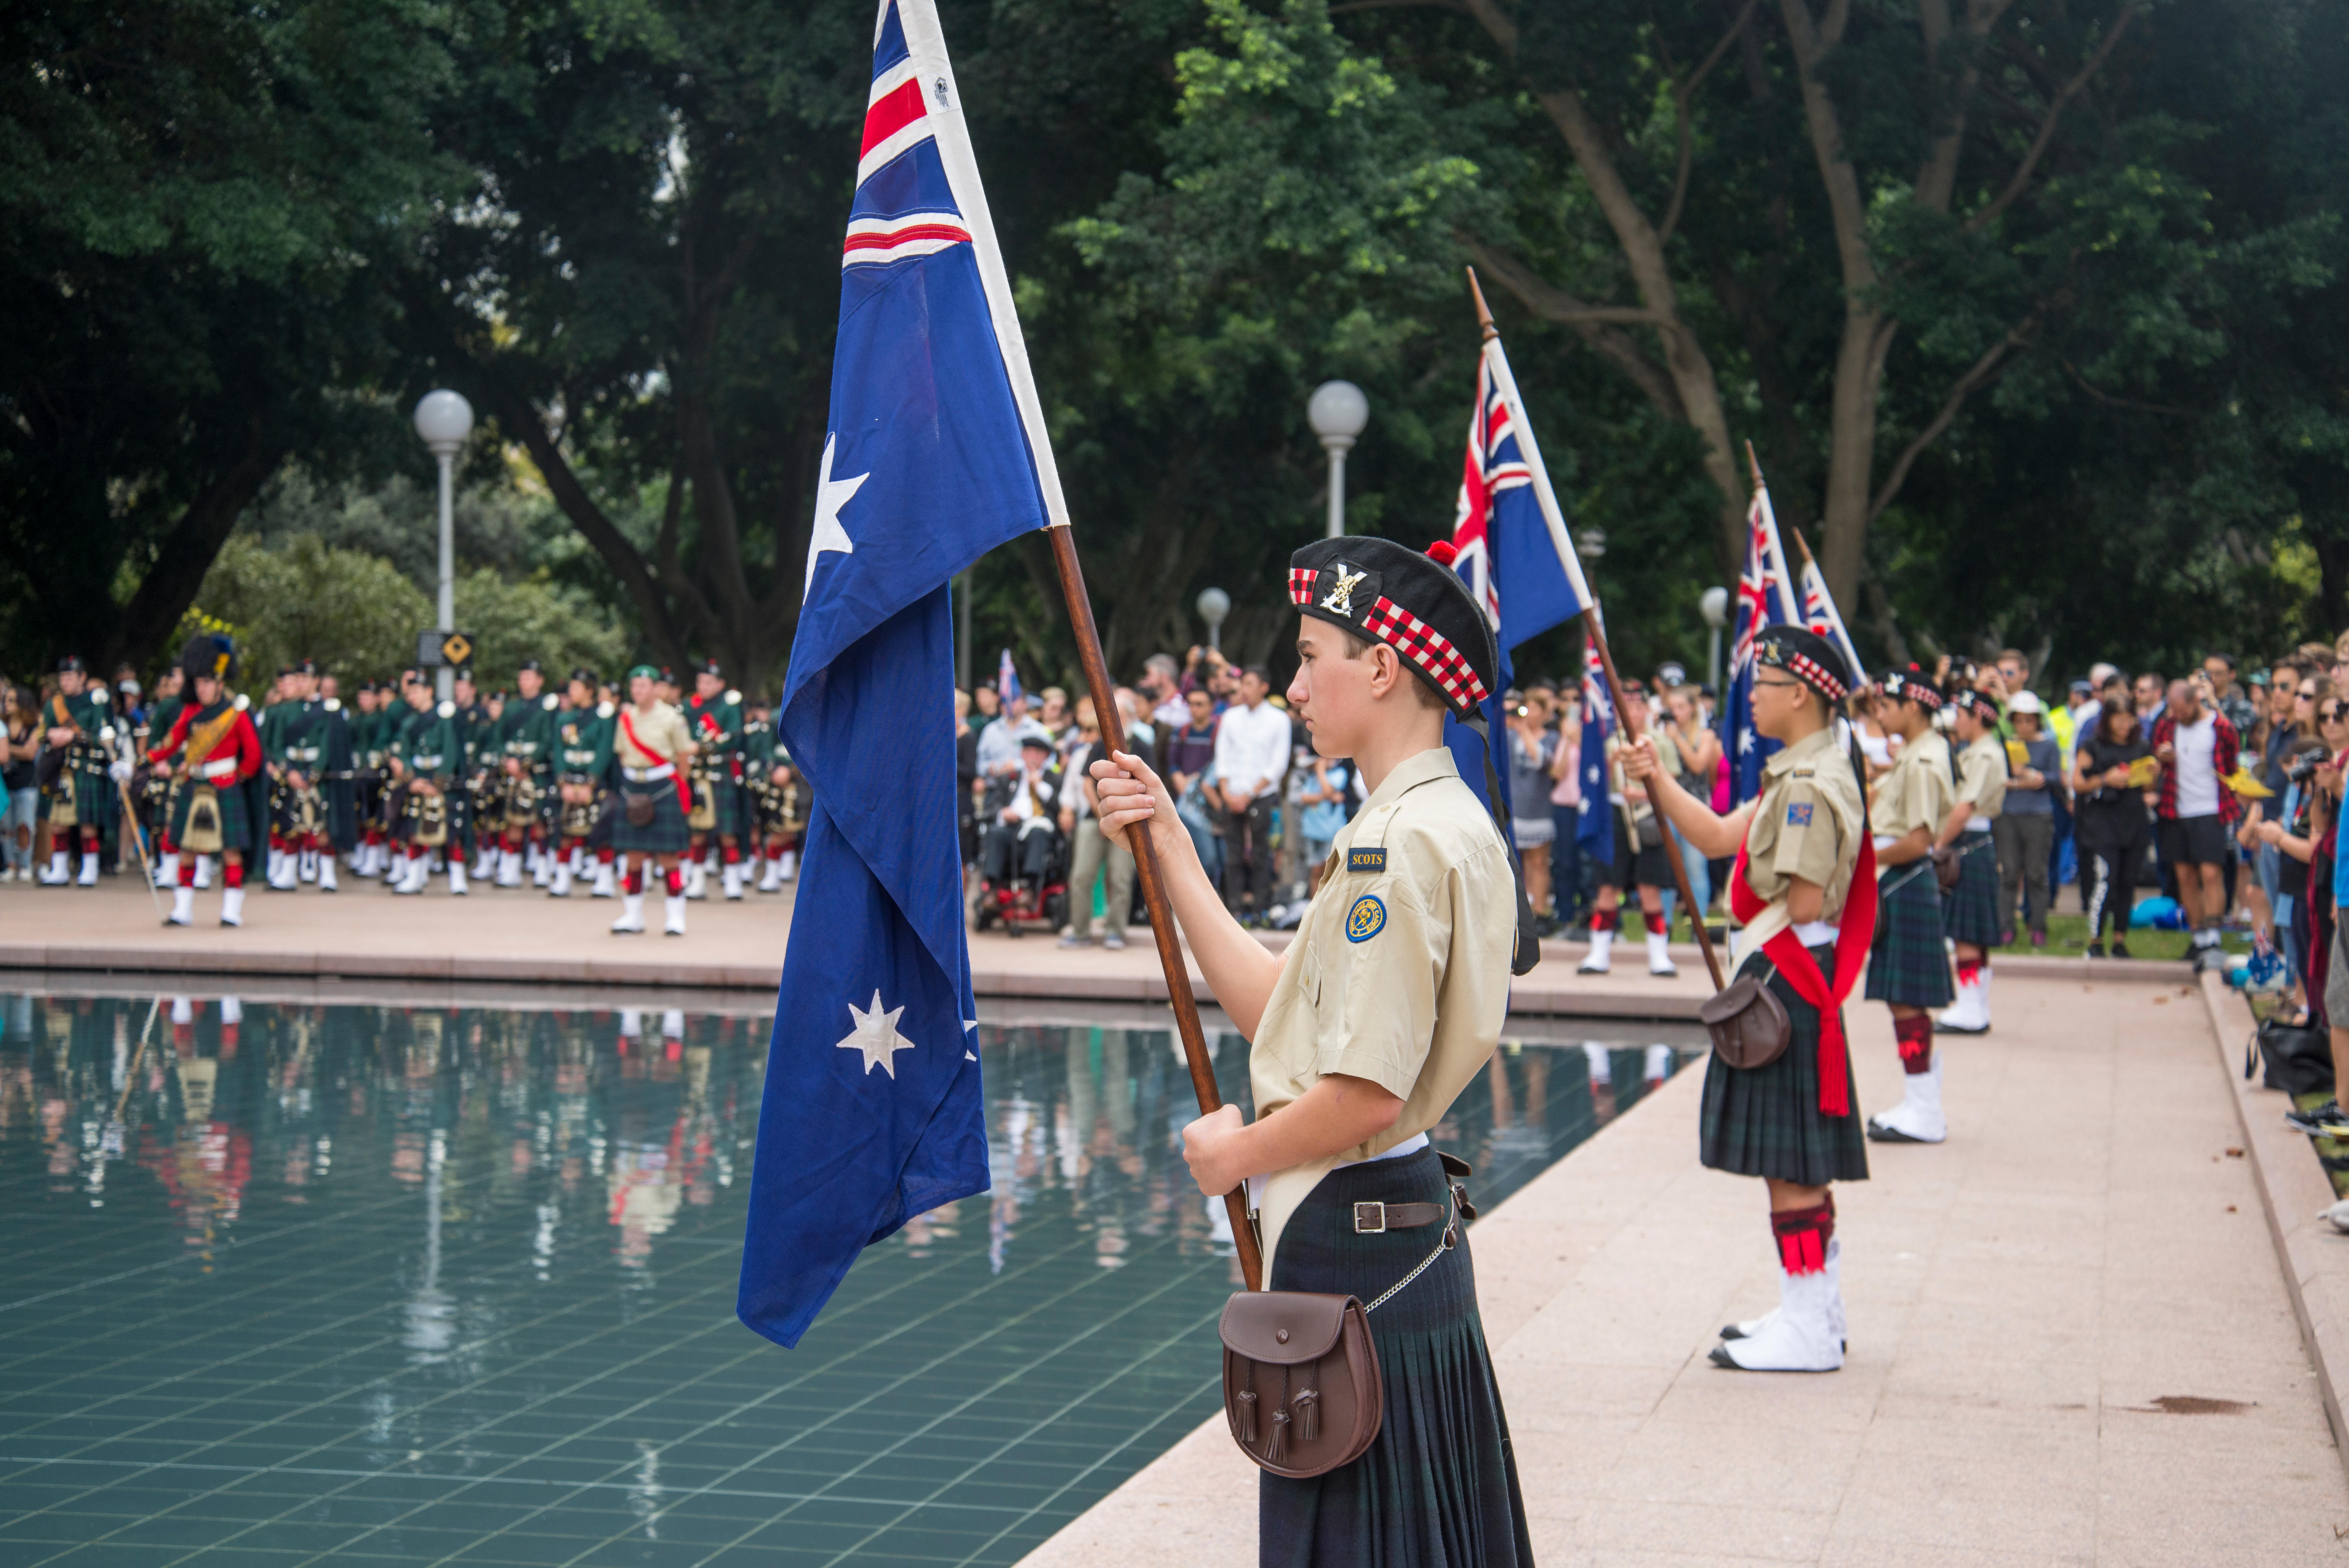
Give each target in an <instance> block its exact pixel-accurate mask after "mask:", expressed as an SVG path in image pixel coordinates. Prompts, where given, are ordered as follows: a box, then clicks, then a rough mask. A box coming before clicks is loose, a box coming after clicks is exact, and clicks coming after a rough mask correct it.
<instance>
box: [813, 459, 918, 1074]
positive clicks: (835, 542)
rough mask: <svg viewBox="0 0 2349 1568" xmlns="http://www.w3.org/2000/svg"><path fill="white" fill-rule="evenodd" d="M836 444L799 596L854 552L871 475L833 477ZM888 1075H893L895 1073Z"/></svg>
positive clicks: (820, 481)
mask: <svg viewBox="0 0 2349 1568" xmlns="http://www.w3.org/2000/svg"><path fill="white" fill-rule="evenodd" d="M839 445H840V437H839V436H838V435H837V434H834V435H829V436H826V437H825V438H823V473H822V475H820V476H819V477H818V478H817V480H816V486H815V526H814V527H813V528H812V529H811V530H810V531H809V532H808V562H807V583H806V584H805V585H804V586H803V587H802V588H801V590H800V597H801V598H802V599H805V598H806V597H807V595H808V593H810V592H811V591H812V589H813V588H814V587H815V563H816V562H817V561H818V560H820V559H822V557H823V552H825V551H827V550H836V551H838V552H840V553H841V554H843V555H854V554H855V553H856V542H855V541H854V540H853V539H851V538H849V537H848V530H846V529H844V528H843V527H841V526H840V509H841V508H842V507H843V506H846V505H847V504H848V498H849V497H850V496H853V495H854V494H855V493H856V490H857V487H858V486H860V485H862V484H863V483H864V481H865V480H869V479H871V478H872V477H873V476H872V475H871V474H869V473H864V474H858V475H857V476H856V477H855V478H854V479H848V480H835V479H833V477H832V454H833V450H834V449H837V448H838V447H839ZM889 1076H890V1077H892V1078H895V1077H896V1074H895V1073H892V1074H890V1075H889Z"/></svg>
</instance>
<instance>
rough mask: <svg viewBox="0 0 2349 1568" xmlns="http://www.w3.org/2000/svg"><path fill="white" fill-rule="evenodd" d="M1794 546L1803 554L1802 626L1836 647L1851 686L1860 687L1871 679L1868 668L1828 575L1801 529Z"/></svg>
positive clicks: (1796, 533)
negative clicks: (1848, 669) (1838, 606)
mask: <svg viewBox="0 0 2349 1568" xmlns="http://www.w3.org/2000/svg"><path fill="white" fill-rule="evenodd" d="M1795 548H1796V549H1798V550H1800V551H1801V552H1803V624H1804V625H1806V626H1808V627H1809V628H1810V629H1811V630H1812V631H1814V632H1816V633H1817V634H1819V635H1820V636H1822V637H1825V638H1826V640H1827V641H1828V642H1830V643H1833V644H1834V645H1836V651H1837V653H1839V654H1841V655H1843V656H1844V661H1845V662H1846V663H1847V664H1848V665H1851V684H1852V685H1853V686H1855V687H1857V686H1861V685H1863V684H1865V683H1866V681H1867V680H1868V666H1867V665H1863V664H1861V663H1860V662H1859V650H1858V649H1857V648H1856V647H1854V646H1852V642H1851V634H1850V633H1849V632H1847V631H1846V630H1844V624H1843V615H1842V614H1841V612H1839V611H1837V609H1836V602H1835V595H1834V594H1832V593H1828V592H1827V576H1826V573H1824V572H1822V571H1820V570H1819V563H1818V561H1817V559H1816V557H1814V556H1813V555H1812V554H1811V542H1810V541H1809V540H1807V539H1805V538H1804V537H1803V531H1802V530H1801V529H1799V528H1798V529H1796V530H1795Z"/></svg>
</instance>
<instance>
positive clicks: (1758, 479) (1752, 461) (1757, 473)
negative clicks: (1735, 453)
mask: <svg viewBox="0 0 2349 1568" xmlns="http://www.w3.org/2000/svg"><path fill="white" fill-rule="evenodd" d="M1745 466H1746V467H1747V468H1749V469H1753V470H1754V489H1755V490H1760V489H1762V488H1763V487H1762V459H1759V458H1757V457H1755V456H1754V443H1753V442H1752V441H1748V442H1746V443H1745Z"/></svg>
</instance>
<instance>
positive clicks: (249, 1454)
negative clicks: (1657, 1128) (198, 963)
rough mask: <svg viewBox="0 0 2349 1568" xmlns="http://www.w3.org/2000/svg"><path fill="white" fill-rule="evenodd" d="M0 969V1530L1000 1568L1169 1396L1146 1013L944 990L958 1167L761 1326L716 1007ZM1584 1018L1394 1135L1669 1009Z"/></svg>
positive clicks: (1619, 1096)
mask: <svg viewBox="0 0 2349 1568" xmlns="http://www.w3.org/2000/svg"><path fill="white" fill-rule="evenodd" d="M169 983H170V982H163V984H169ZM8 984H9V982H6V981H5V980H0V1195H5V1204H6V1208H5V1213H6V1220H5V1226H6V1231H5V1234H6V1236H7V1238H8V1243H9V1244H8V1247H7V1252H6V1258H7V1274H6V1277H5V1281H0V1564H11V1565H13V1564H19V1563H22V1564H27V1565H30V1564H36V1563H72V1564H77V1565H79V1564H91V1565H98V1564H104V1565H107V1568H118V1565H124V1564H148V1563H154V1564H163V1563H182V1562H189V1563H200V1564H204V1565H207V1568H224V1565H226V1564H230V1563H237V1564H243V1563H255V1564H278V1563H283V1564H287V1565H292V1564H298V1563H313V1562H333V1563H366V1562H368V1561H370V1560H374V1561H379V1562H383V1563H391V1562H398V1563H405V1564H423V1563H535V1564H549V1563H563V1564H581V1565H586V1564H630V1565H644V1564H655V1565H667V1564H679V1565H683V1564H727V1565H735V1564H752V1563H757V1564H772V1565H781V1564H795V1565H796V1564H807V1565H810V1568H813V1565H815V1564H820V1563H858V1564H865V1563H1014V1562H1016V1561H1018V1559H1019V1557H1020V1556H1021V1555H1023V1554H1024V1553H1027V1552H1028V1551H1029V1550H1030V1549H1031V1548H1033V1547H1034V1546H1035V1545H1037V1544H1038V1543H1039V1542H1041V1541H1042V1540H1043V1539H1044V1538H1045V1537H1047V1536H1049V1535H1050V1534H1051V1533H1052V1532H1053V1531H1055V1530H1057V1529H1058V1528H1060V1526H1061V1525H1062V1524H1064V1523H1066V1522H1068V1521H1069V1520H1070V1519H1071V1518H1073V1517H1074V1516H1075V1515H1076V1514H1078V1513H1079V1512H1081V1511H1083V1510H1084V1509H1085V1508H1086V1507H1087V1506H1089V1505H1090V1504H1092V1502H1093V1501H1096V1500H1097V1499H1099V1498H1100V1497H1101V1496H1102V1494H1103V1493H1105V1492H1107V1491H1110V1490H1111V1489H1112V1488H1113V1487H1115V1486H1116V1485H1117V1484H1118V1483H1119V1482H1120V1481H1122V1480H1124V1479H1125V1478H1126V1477H1127V1476H1129V1475H1131V1474H1133V1471H1135V1470H1138V1469H1140V1468H1141V1467H1142V1466H1143V1465H1144V1464H1146V1463H1148V1462H1149V1461H1150V1460H1152V1459H1154V1458H1155V1457H1156V1456H1157V1455H1158V1454H1160V1453H1162V1452H1163V1451H1164V1450H1165V1449H1167V1448H1168V1447H1170V1446H1171V1445H1172V1444H1173V1443H1174V1440H1175V1439H1177V1438H1179V1437H1180V1436H1181V1435H1182V1434H1183V1433H1184V1432H1185V1431H1186V1430H1188V1429H1190V1428H1192V1427H1193V1426H1195V1425H1196V1424H1197V1423H1198V1422H1199V1421H1201V1420H1202V1419H1204V1418H1206V1417H1207V1416H1208V1415H1210V1414H1211V1413H1212V1412H1213V1411H1214V1409H1215V1394H1214V1387H1215V1383H1216V1352H1215V1343H1216V1342H1215V1318H1216V1313H1217V1311H1218V1310H1219V1309H1220V1307H1221V1305H1222V1304H1223V1301H1224V1299H1225V1297H1226V1295H1228V1294H1229V1293H1230V1292H1231V1291H1232V1290H1233V1289H1235V1288H1237V1265H1236V1264H1235V1263H1234V1262H1233V1258H1232V1249H1231V1246H1230V1235H1229V1233H1228V1231H1227V1230H1226V1229H1225V1228H1224V1227H1223V1217H1222V1213H1221V1208H1220V1205H1218V1204H1210V1203H1208V1202H1206V1201H1204V1200H1202V1199H1201V1198H1200V1196H1199V1195H1198V1193H1197V1191H1195V1189H1194V1188H1192V1186H1191V1184H1190V1182H1189V1180H1188V1178H1187V1175H1186V1173H1185V1170H1184V1166H1183V1162H1182V1160H1181V1158H1180V1154H1179V1149H1180V1130H1181V1128H1182V1126H1183V1124H1184V1123H1185V1121H1186V1120H1188V1119H1190V1117H1191V1116H1192V1115H1193V1114H1194V1109H1193V1105H1192V1099H1191V1093H1190V1084H1189V1079H1188V1077H1187V1075H1186V1074H1185V1071H1184V1068H1183V1064H1182V1059H1181V1056H1180V1053H1179V1050H1178V1049H1177V1047H1176V1046H1175V1044H1174V1039H1173V1037H1172V1035H1171V1033H1170V1031H1169V1028H1168V1026H1167V1018H1168V1015H1167V1014H1166V1012H1165V1011H1164V1009H1163V1008H1154V1009H1144V1008H1141V1007H1134V1008H1131V1009H1124V1008H1118V1007H1112V1006H1102V1007H1078V1006H1065V1007H1063V1006H1050V1005H1045V1004H1038V1005H1035V1006H1024V1005H1006V1006H998V1007H990V1008H988V1009H986V1012H987V1016H986V1017H984V1018H983V1019H982V1023H981V1026H980V1029H979V1031H978V1035H979V1042H980V1044H979V1049H980V1057H981V1060H982V1061H983V1063H984V1065H985V1072H986V1079H987V1090H988V1134H989V1140H990V1149H991V1155H992V1164H993V1173H994V1190H993V1191H991V1192H990V1193H988V1194H986V1195H984V1196H981V1197H978V1198H972V1199H968V1200H966V1201H964V1202H960V1203H956V1204H950V1205H948V1206H947V1207H946V1208H944V1209H940V1210H937V1211H936V1212H932V1213H929V1214H927V1215H925V1216H923V1217H922V1218H921V1219H919V1220H917V1221H916V1222H914V1223H912V1224H910V1225H908V1226H907V1227H906V1228H905V1230H904V1231H903V1232H902V1233H899V1234H898V1235H896V1236H894V1237H892V1238H891V1239H890V1240H889V1241H887V1242H885V1243H883V1244H881V1245H879V1246H877V1247H874V1248H873V1249H871V1250H870V1251H869V1252H868V1253H866V1254H865V1256H864V1259H863V1261H861V1262H860V1263H859V1264H857V1266H856V1267H855V1268H854V1270H853V1271H851V1273H850V1274H849V1276H848V1279H847V1281H846V1283H845V1284H843V1287H842V1289H841V1291H840V1293H839V1295H837V1296H836V1297H835V1298H834V1300H833V1303H832V1305H830V1306H829V1307H828V1308H827V1309H826V1310H825V1312H824V1314H823V1317H822V1318H821V1319H819V1320H818V1322H817V1324H816V1326H815V1327H814V1328H813V1329H812V1331H811V1332H810V1333H809V1334H808V1336H807V1337H806V1339H805V1340H804V1341H803V1342H802V1345H801V1346H800V1347H799V1348H798V1349H797V1350H792V1351H785V1350H781V1349H779V1348H777V1347H775V1346H771V1345H769V1344H768V1343H767V1342H766V1341H764V1340H762V1339H760V1338H758V1337H757V1336H754V1335H752V1334H750V1332H749V1331H748V1330H746V1329H744V1328H742V1327H741V1326H740V1325H739V1324H737V1323H736V1322H735V1320H734V1315H733V1305H734V1291H735V1276H736V1271H737V1268H738V1266H739V1263H740V1247H741V1237H742V1229H743V1217H744V1202H745V1198H746V1196H747V1190H748V1185H749V1182H748V1178H749V1173H750V1152H751V1138H752V1134H753V1131H754V1130H755V1128H756V1126H757V1119H758V1107H759V1098H760V1090H761V1078H762V1075H763V1072H764V1068H765V1053H766V1039H767V1032H768V1022H769V1016H768V1010H767V1003H766V1002H765V1000H764V999H761V998H757V997H741V998H738V999H734V1000H731V1001H729V1000H728V999H726V998H724V997H721V996H716V995H708V994H705V995H698V996H695V997H692V998H690V999H689V1000H690V1003H691V1006H690V1008H689V1009H688V1010H683V1011H680V1010H674V1009H664V1008H662V1007H660V1006H657V1005H656V1006H647V1007H646V1008H643V1009H633V1008H631V1009H623V1008H621V1007H619V1006H615V1005H612V1003H613V1002H614V1001H616V1000H617V999H618V998H617V997H614V998H608V999H607V998H604V997H598V998H596V999H595V1001H594V1002H592V1003H591V1004H590V1005H587V1006H573V1005H557V1003H556V1000H555V999H554V998H552V997H535V998H534V997H532V996H530V995H526V994H520V993H485V994H484V997H483V998H476V999H475V1000H474V1001H472V1002H471V1003H465V1005H451V999H450V998H451V994H450V993H449V992H448V991H446V990H445V989H443V990H441V991H439V992H435V993H431V994H429V1000H427V999H423V998H424V997H425V995H426V994H424V993H421V992H419V993H418V994H416V995H409V996H405V997H404V996H402V995H400V994H399V993H398V992H397V991H396V990H393V989H389V988H385V989H383V990H380V991H379V992H374V993H368V994H367V999H351V1000H341V999H338V1000H336V1001H335V1002H332V1003H327V1002H323V1001H318V1000H316V999H314V998H313V997H312V996H311V995H301V994H294V993H287V994H285V995H281V996H280V997H279V998H278V999H276V1000H271V999H268V998H267V997H266V996H264V995H263V994H261V993H259V992H257V991H256V992H248V993H246V994H244V995H242V996H230V995H222V993H221V992H220V991H219V990H218V989H217V988H215V989H212V990H209V991H204V990H195V991H191V992H188V993H185V994H179V995H174V994H172V993H169V992H165V993H163V994H160V995H158V994H157V993H156V992H155V991H153V990H151V989H150V990H143V991H142V990H140V989H139V988H138V987H137V985H136V984H135V983H122V984H119V985H114V986H112V987H111V992H110V994H107V993H108V988H107V987H106V986H104V985H99V984H98V983H96V982H93V985H92V988H91V990H90V991H89V992H88V993H82V994H77V993H75V992H73V991H70V990H67V991H54V990H53V991H47V992H36V991H34V990H31V989H18V990H15V991H9V990H6V989H5V985H8ZM16 984H17V985H26V984H27V982H26V981H24V980H22V979H21V978H20V979H19V980H18V981H17V982H16ZM669 999H671V1000H675V999H678V998H676V997H674V996H672V997H671V998H669ZM457 1000H458V1001H459V1002H460V1003H464V1002H465V999H464V998H463V997H462V996H460V997H458V998H457ZM653 1000H654V1001H656V1002H657V1001H658V1000H659V999H658V998H654V999H653ZM1217 1021H1218V1022H1220V1020H1217ZM1577 1027H1578V1026H1574V1025H1571V1024H1566V1023H1563V1022H1561V1021H1556V1020H1537V1021H1531V1022H1530V1023H1529V1024H1528V1027H1527V1032H1526V1033H1524V1034H1522V1035H1521V1036H1516V1037H1512V1039H1511V1040H1510V1041H1509V1042H1508V1043H1507V1044H1506V1045H1505V1046H1504V1047H1503V1049H1502V1051H1501V1052H1500V1053H1499V1054H1498V1055H1496V1056H1495V1058H1494V1060H1493V1062H1492V1064H1491V1066H1490V1068H1489V1069H1488V1070H1487V1071H1486V1072H1485V1074H1484V1075H1482V1076H1481V1077H1480V1078H1478V1079H1477V1080H1476V1081H1475V1084H1474V1085H1473V1086H1472V1087H1471V1088H1470V1089H1469V1090H1468V1091H1467V1093H1466V1094H1464V1096H1463V1097H1462V1099H1461V1100H1460V1102H1459V1104H1458V1106H1457V1107H1456V1108H1455V1109H1454V1112H1453V1115H1452V1117H1451V1118H1450V1119H1448V1120H1447V1121H1446V1122H1445V1123H1444V1126H1443V1127H1441V1128H1440V1129H1438V1130H1437V1135H1436V1141H1437V1144H1438V1146H1439V1147H1441V1148H1444V1149H1446V1150H1452V1151H1454V1152H1456V1153H1458V1154H1460V1155H1462V1156H1463V1157H1464V1158H1465V1159H1467V1160H1469V1161H1471V1162H1472V1163H1474V1164H1475V1166H1476V1167H1477V1174H1476V1179H1475V1182H1474V1183H1473V1187H1474V1191H1475V1194H1476V1197H1477V1200H1478V1202H1479V1203H1480V1204H1483V1205H1485V1206H1486V1207H1488V1208H1489V1207H1490V1206H1491V1205H1492V1204H1493V1203H1495V1202H1498V1201H1499V1200H1500V1199H1501V1198H1502V1197H1504V1196H1506V1194H1507V1193H1508V1192H1509V1191H1512V1190H1513V1189H1514V1188H1516V1187H1517V1186H1520V1185H1522V1184H1523V1183H1524V1182H1525V1181H1527V1180H1529V1179H1530V1178H1531V1177H1533V1176H1534V1175H1535V1174H1537V1173H1538V1172H1539V1171H1541V1170H1542V1169H1543V1168H1545V1167H1546V1166H1547V1165H1548V1164H1549V1163H1550V1162H1551V1161H1554V1160H1556V1159H1557V1157H1558V1156H1559V1155H1560V1154H1562V1153H1564V1152H1565V1151H1566V1150H1568V1149H1570V1148H1572V1147H1573V1146H1574V1145H1575V1144H1576V1143H1578V1142H1579V1141H1580V1140H1582V1139H1584V1138H1586V1137H1588V1135H1589V1134H1590V1133H1591V1131H1592V1130H1594V1129H1596V1128H1597V1127H1598V1126H1599V1125H1600V1124H1601V1123H1603V1122H1604V1121H1605V1120H1606V1119H1608V1118H1609V1117H1610V1116H1612V1115H1613V1114H1614V1113H1615V1112H1616V1111H1617V1110H1618V1109H1621V1108H1622V1107H1624V1106H1626V1105H1628V1104H1630V1102H1631V1101H1632V1100H1634V1099H1637V1098H1638V1097H1639V1096H1640V1094H1641V1093H1642V1092H1644V1090H1645V1089H1646V1088H1648V1087H1650V1086H1651V1085H1652V1084H1653V1083H1655V1082H1658V1081H1661V1079H1662V1078H1664V1077H1665V1076H1667V1075H1668V1074H1669V1073H1671V1071H1672V1070H1674V1068H1676V1067H1677V1066H1678V1065H1679V1063H1680V1062H1681V1061H1682V1060H1684V1059H1685V1058H1686V1056H1687V1055H1688V1054H1689V1053H1690V1052H1691V1051H1692V1050H1693V1048H1694V1047H1695V1046H1696V1044H1697V1040H1696V1037H1695V1035H1694V1032H1693V1031H1692V1030H1690V1029H1687V1028H1684V1027H1682V1028H1675V1027H1673V1026H1656V1025H1629V1024H1625V1025H1619V1024H1615V1023H1613V1022H1609V1023H1607V1024H1603V1025H1598V1026H1595V1027H1596V1028H1598V1030H1599V1033H1600V1034H1601V1036H1602V1037H1601V1038H1599V1039H1597V1040H1590V1041H1585V1040H1584V1039H1583V1038H1582V1037H1581V1036H1580V1034H1579V1033H1578V1032H1576V1030H1577ZM1214 1041H1215V1046H1216V1070H1217V1076H1218V1078H1220V1080H1221V1082H1222V1085H1223V1091H1224V1093H1225V1095H1226V1097H1227V1098H1229V1099H1235V1100H1237V1101H1239V1102H1241V1103H1242V1104H1245V1103H1246V1095H1247V1072H1246V1047H1245V1044H1244V1042H1242V1041H1241V1040H1240V1039H1239V1038H1238V1037H1237V1036H1236V1035H1234V1034H1233V1033H1232V1032H1231V1031H1230V1029H1229V1027H1228V1026H1225V1027H1223V1028H1221V1029H1219V1030H1217V1031H1216V1032H1215V1034H1214Z"/></svg>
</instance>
